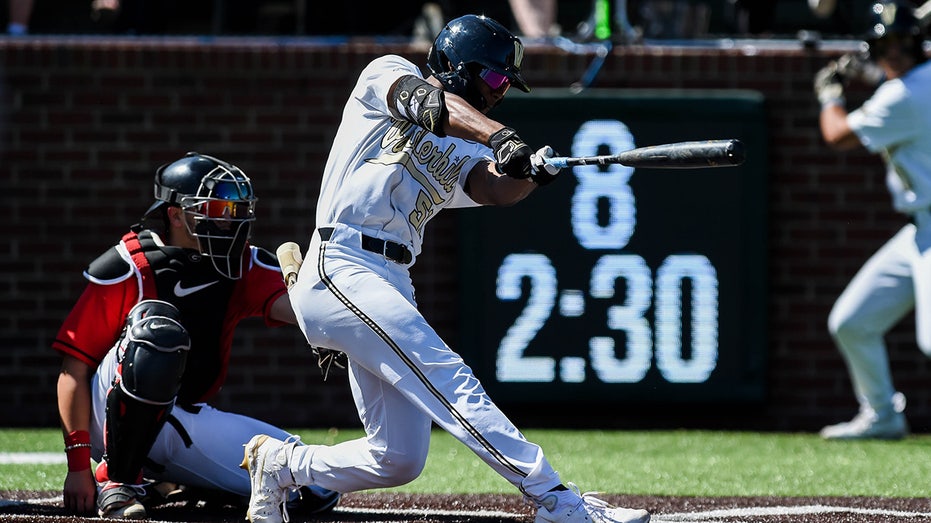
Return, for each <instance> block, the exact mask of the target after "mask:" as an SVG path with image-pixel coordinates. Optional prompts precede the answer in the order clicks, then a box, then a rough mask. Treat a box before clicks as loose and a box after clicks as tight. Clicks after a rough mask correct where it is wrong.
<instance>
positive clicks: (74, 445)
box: [65, 430, 91, 472]
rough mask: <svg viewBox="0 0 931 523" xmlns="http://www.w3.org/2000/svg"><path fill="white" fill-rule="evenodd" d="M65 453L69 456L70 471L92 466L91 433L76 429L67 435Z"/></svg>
mask: <svg viewBox="0 0 931 523" xmlns="http://www.w3.org/2000/svg"><path fill="white" fill-rule="evenodd" d="M65 455H66V456H67V457H68V472H78V471H81V470H87V469H89V468H91V435H90V433H89V432H87V431H86V430H76V431H74V432H72V433H70V434H68V435H67V436H65Z"/></svg>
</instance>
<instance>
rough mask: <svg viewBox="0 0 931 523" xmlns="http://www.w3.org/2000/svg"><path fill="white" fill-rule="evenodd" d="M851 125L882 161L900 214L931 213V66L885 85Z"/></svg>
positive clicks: (854, 115) (851, 117) (856, 113)
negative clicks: (927, 211) (921, 211)
mask: <svg viewBox="0 0 931 523" xmlns="http://www.w3.org/2000/svg"><path fill="white" fill-rule="evenodd" d="M847 123H848V124H849V125H850V128H851V129H852V130H853V132H855V133H856V134H857V136H858V137H859V138H860V142H862V143H863V145H865V146H866V147H867V149H869V150H870V151H872V152H875V153H879V154H881V155H882V156H883V159H884V160H885V162H886V168H887V172H886V185H887V186H888V188H889V192H890V193H891V194H892V203H893V205H894V206H895V209H896V210H897V211H899V212H902V213H905V214H912V213H913V212H914V211H918V210H928V209H931V61H929V62H925V63H924V64H922V65H919V66H917V67H915V68H913V69H912V70H911V71H909V72H908V73H907V74H906V75H905V76H903V77H902V78H897V79H893V80H889V81H887V82H885V83H883V84H882V85H881V86H879V88H878V89H877V90H876V92H875V93H874V94H873V96H872V97H870V99H869V100H867V101H866V103H864V104H863V106H862V107H860V108H859V109H857V110H856V111H853V112H851V113H850V115H848V117H847Z"/></svg>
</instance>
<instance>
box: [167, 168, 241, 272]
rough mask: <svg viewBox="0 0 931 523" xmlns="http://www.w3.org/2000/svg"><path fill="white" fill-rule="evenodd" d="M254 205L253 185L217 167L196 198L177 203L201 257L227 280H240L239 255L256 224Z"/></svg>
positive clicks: (211, 172) (232, 172)
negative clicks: (185, 218)
mask: <svg viewBox="0 0 931 523" xmlns="http://www.w3.org/2000/svg"><path fill="white" fill-rule="evenodd" d="M256 201H257V200H256V198H255V194H254V193H253V192H252V182H251V181H250V180H249V178H248V177H246V175H245V174H243V173H242V171H239V170H238V169H235V168H233V169H229V168H227V167H226V166H224V165H217V166H216V167H215V168H214V169H213V170H212V171H210V172H209V173H208V174H207V175H206V176H204V177H203V178H202V179H201V182H200V187H199V188H198V189H197V193H196V194H195V195H193V196H185V197H183V198H181V201H180V202H179V203H180V206H181V208H182V209H183V210H184V213H185V215H186V216H189V217H191V221H185V223H187V225H188V232H189V233H190V234H191V235H192V236H194V237H195V238H197V242H198V244H199V245H200V252H201V254H203V255H204V256H206V257H207V258H209V259H210V261H211V262H212V263H213V266H214V268H215V269H216V270H217V272H219V273H220V274H222V275H224V276H226V277H227V278H230V279H233V280H237V279H239V278H241V277H242V266H243V259H242V255H243V251H244V250H245V247H246V241H248V240H249V236H250V234H251V232H252V222H254V221H255V202H256ZM191 222H193V227H192V226H191Z"/></svg>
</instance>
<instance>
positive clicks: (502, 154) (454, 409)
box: [243, 15, 650, 523]
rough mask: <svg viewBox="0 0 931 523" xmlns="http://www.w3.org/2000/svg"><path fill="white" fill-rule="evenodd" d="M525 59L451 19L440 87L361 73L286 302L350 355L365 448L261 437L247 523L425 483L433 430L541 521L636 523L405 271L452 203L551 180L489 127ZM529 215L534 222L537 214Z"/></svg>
mask: <svg viewBox="0 0 931 523" xmlns="http://www.w3.org/2000/svg"><path fill="white" fill-rule="evenodd" d="M523 52H524V48H523V45H522V44H521V42H520V40H518V39H517V38H516V37H514V35H512V34H511V33H510V32H509V31H508V30H507V29H505V28H504V27H503V26H502V25H501V24H499V23H498V22H496V21H494V20H492V19H490V18H486V17H482V16H474V15H468V16H464V17H460V18H457V19H455V20H453V21H451V22H449V23H448V24H447V25H446V27H445V28H444V29H443V30H442V31H440V33H439V35H438V36H437V38H436V40H435V42H434V44H433V46H432V48H431V50H430V53H429V55H428V58H427V61H428V65H429V68H430V71H431V75H430V76H428V77H427V78H426V79H425V78H424V77H423V75H422V73H421V71H420V69H419V68H418V67H417V66H416V65H415V64H413V63H411V62H409V61H408V60H406V59H404V58H401V57H400V56H395V55H387V56H383V57H381V58H378V59H376V60H374V61H373V62H371V63H370V64H369V65H368V66H367V67H366V68H365V69H364V70H363V71H362V73H361V75H360V77H359V80H358V82H357V83H356V86H355V88H354V89H353V91H352V94H351V96H350V98H349V101H348V103H347V106H346V108H345V110H344V112H343V121H342V122H341V124H340V127H339V130H338V131H337V134H336V138H335V140H334V143H333V147H332V149H331V151H330V156H329V159H328V161H327V164H326V168H325V171H324V174H323V183H322V187H321V191H320V198H319V200H318V204H317V214H316V225H317V227H318V228H317V229H316V231H315V232H314V234H313V236H312V239H311V241H310V248H309V251H308V252H307V255H306V256H304V260H305V261H304V263H303V266H302V267H301V270H300V273H299V276H298V280H297V283H296V284H295V285H294V287H292V288H291V290H290V294H291V297H292V303H293V304H294V308H295V312H296V313H297V316H298V325H300V327H301V329H302V330H303V331H304V334H305V336H306V337H307V340H308V342H309V343H310V344H311V346H314V347H325V348H327V349H331V350H337V351H342V352H344V353H345V354H347V355H348V359H349V366H348V372H349V381H350V386H351V388H352V393H353V397H354V398H355V402H356V406H357V408H358V411H359V417H360V419H361V421H362V424H363V426H364V428H365V436H364V437H362V438H360V439H357V440H354V441H348V442H345V443H340V444H337V445H332V446H325V445H305V446H295V443H296V442H294V441H287V440H285V441H282V440H281V439H280V438H275V437H268V436H267V435H256V437H255V438H253V439H252V440H251V441H250V442H249V444H248V445H247V446H246V459H245V460H244V461H243V466H244V467H247V468H248V469H249V471H250V474H251V475H252V482H253V483H252V498H251V500H250V504H249V509H248V512H247V517H248V518H249V519H250V520H251V521H253V522H259V521H262V522H280V521H282V519H284V520H287V517H286V515H287V512H286V511H284V512H282V509H281V505H282V500H283V499H284V496H285V494H286V493H287V492H288V491H289V490H290V489H293V488H297V487H298V486H301V485H317V486H320V487H324V488H327V489H332V490H335V491H338V492H353V491H359V490H365V489H373V488H383V487H392V486H396V485H402V484H404V483H407V482H409V481H412V480H413V479H415V478H416V477H418V476H419V475H420V473H421V472H422V470H423V467H424V463H425V461H426V459H427V452H428V450H429V446H430V428H431V424H432V423H436V424H437V425H438V426H440V427H442V428H443V429H445V430H447V431H448V432H450V433H451V434H452V435H453V436H454V437H456V438H458V439H459V440H460V441H461V442H462V443H463V444H465V445H466V446H467V447H468V448H469V449H471V450H472V451H473V452H475V453H476V454H477V455H478V456H479V457H480V458H481V459H482V460H484V461H485V463H487V464H488V465H489V466H491V467H492V468H493V469H494V470H495V471H496V472H498V473H499V474H501V476H503V477H504V478H506V479H507V480H508V481H509V482H510V483H511V484H513V485H514V486H515V487H516V488H517V489H519V490H520V492H522V493H523V494H524V495H525V496H526V497H527V498H528V499H529V500H531V501H532V502H533V503H534V504H535V505H536V506H537V507H538V510H537V521H558V522H575V521H578V522H582V521H599V522H618V521H622V522H637V523H644V522H646V521H648V520H649V519H650V515H649V513H648V512H647V511H645V510H633V509H625V508H617V507H611V506H610V505H608V504H607V503H605V502H604V501H602V500H600V499H598V498H596V497H594V496H593V495H592V494H584V495H583V494H581V493H580V491H579V489H578V487H575V486H574V485H572V484H571V483H568V484H565V485H564V484H563V483H562V481H561V480H560V477H559V475H558V474H557V473H556V472H555V471H554V470H553V468H552V467H551V466H550V463H549V462H548V461H547V459H546V458H545V457H544V455H543V452H542V450H541V449H540V447H539V446H538V445H536V444H534V443H531V442H529V441H527V440H526V439H524V437H523V436H522V435H521V433H520V431H519V430H518V429H517V428H516V427H515V426H514V425H513V424H512V423H511V421H510V420H508V418H507V417H506V416H505V415H504V414H503V413H502V412H501V411H500V410H499V409H498V407H497V406H496V405H495V404H494V403H493V402H492V400H491V399H490V398H489V397H488V395H487V394H486V393H485V391H484V389H483V388H482V386H481V384H480V383H479V381H478V379H477V378H476V377H475V375H474V374H473V373H472V369H470V368H469V367H468V366H466V365H465V363H464V362H463V360H462V357H461V356H460V355H459V354H457V353H456V352H454V351H453V350H452V349H451V348H450V347H448V346H447V345H446V343H445V342H444V341H443V340H442V339H440V337H439V335H438V334H437V333H436V331H434V329H433V328H432V327H431V326H430V325H429V324H428V323H427V321H426V319H425V318H424V317H423V315H422V314H421V313H420V312H419V311H418V310H417V304H416V301H415V299H414V289H413V286H412V283H411V277H410V273H409V269H410V267H411V266H412V265H413V264H414V262H415V259H416V256H417V255H418V254H419V253H420V251H421V245H422V240H423V235H424V230H425V227H426V224H427V221H428V220H429V219H430V218H432V217H433V216H434V215H435V214H436V213H438V212H439V211H441V210H442V209H444V208H446V207H450V208H455V207H473V206H478V205H511V204H515V203H517V202H519V201H520V200H522V199H524V198H525V197H527V196H528V195H529V194H530V193H531V192H533V191H534V190H535V189H536V188H537V187H539V186H541V185H545V184H548V183H550V182H552V181H553V180H554V179H556V177H557V175H558V174H559V169H557V168H555V167H553V166H550V165H546V164H545V162H544V158H545V157H549V156H552V155H553V150H552V148H550V147H549V146H547V147H543V148H541V149H539V150H537V151H536V152H534V151H533V150H532V149H531V148H530V147H529V146H528V145H527V144H526V143H524V141H523V140H521V139H520V137H519V136H518V135H517V133H516V131H515V130H514V129H512V128H510V127H506V126H504V125H502V124H501V123H498V122H496V121H494V120H491V119H489V118H488V117H487V116H485V115H486V113H488V112H489V111H490V110H491V109H492V108H494V107H495V106H497V105H498V104H499V103H501V101H502V99H503V98H504V95H505V93H506V92H507V91H508V89H509V88H510V87H515V88H517V89H520V90H522V91H529V90H530V89H529V87H527V83H526V82H525V81H524V78H523V76H521V61H522V59H523ZM520 219H525V220H533V217H532V216H523V217H520Z"/></svg>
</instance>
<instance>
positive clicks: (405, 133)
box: [316, 55, 493, 256]
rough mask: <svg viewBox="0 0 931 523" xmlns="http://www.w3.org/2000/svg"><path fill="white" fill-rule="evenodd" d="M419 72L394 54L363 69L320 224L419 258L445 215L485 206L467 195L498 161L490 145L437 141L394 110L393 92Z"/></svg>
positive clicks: (335, 150)
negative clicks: (426, 237) (428, 230)
mask: <svg viewBox="0 0 931 523" xmlns="http://www.w3.org/2000/svg"><path fill="white" fill-rule="evenodd" d="M411 74H413V75H417V76H418V77H422V74H421V72H420V70H419V69H418V68H417V67H416V66H415V65H414V64H412V63H411V62H409V61H407V60H405V59H403V58H401V57H399V56H394V55H388V56H384V57H381V58H378V59H376V60H374V61H373V62H372V63H371V64H369V66H368V67H366V68H365V70H363V72H362V74H361V76H360V78H359V82H358V83H357V84H356V86H355V88H354V89H353V91H352V94H351V96H350V99H349V101H348V107H347V110H346V111H344V113H343V114H344V122H343V124H342V125H341V126H340V129H339V131H338V132H337V135H336V138H335V139H334V141H333V147H332V150H331V152H330V159H329V161H328V162H327V166H326V169H325V170H324V175H323V183H322V185H321V197H320V199H319V201H318V206H317V216H316V223H317V226H319V227H323V226H326V225H328V224H334V223H341V224H345V225H349V226H351V227H355V228H358V229H359V230H362V231H364V232H365V233H366V234H370V235H376V236H378V237H381V238H384V239H389V240H392V241H395V242H399V243H402V244H404V245H407V246H408V247H409V248H410V249H411V252H413V253H414V255H415V256H416V255H417V254H419V253H420V250H421V244H422V241H423V233H424V226H425V225H426V223H427V222H428V221H429V220H430V219H431V218H432V217H433V216H435V215H436V213H437V212H438V211H439V210H440V209H443V208H446V207H450V208H454V207H473V206H477V205H478V204H476V203H475V202H474V201H472V199H471V198H469V197H468V195H467V194H466V193H465V190H464V189H463V187H464V186H465V182H466V177H467V174H468V172H469V171H470V170H471V169H472V168H473V167H474V166H475V165H476V163H478V162H479V161H480V160H483V159H484V160H493V158H492V156H491V149H489V148H488V147H487V146H485V145H483V144H480V143H475V142H467V141H463V140H460V139H456V138H449V137H440V136H437V135H435V134H433V133H431V132H429V131H427V130H425V129H423V128H421V127H419V126H417V125H415V124H414V123H413V122H410V121H408V120H406V119H404V117H403V115H400V114H397V112H396V111H395V110H394V109H393V108H391V107H389V105H388V103H387V101H386V100H387V93H388V91H389V89H390V88H391V86H392V85H393V84H394V83H395V82H396V81H397V80H398V79H399V78H401V77H402V76H405V75H411ZM386 166H389V167H390V168H386ZM385 195H389V198H385V197H384V196H385ZM412 203H413V206H412Z"/></svg>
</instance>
